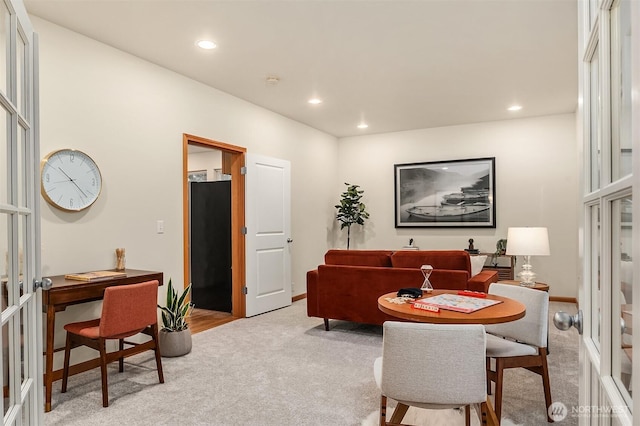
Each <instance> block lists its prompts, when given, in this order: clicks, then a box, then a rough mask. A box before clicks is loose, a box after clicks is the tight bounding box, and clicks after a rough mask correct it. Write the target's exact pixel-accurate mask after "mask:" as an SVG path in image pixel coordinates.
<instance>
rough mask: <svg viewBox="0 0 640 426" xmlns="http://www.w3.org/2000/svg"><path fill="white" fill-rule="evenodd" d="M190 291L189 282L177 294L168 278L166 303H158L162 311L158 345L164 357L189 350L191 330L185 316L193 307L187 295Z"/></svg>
mask: <svg viewBox="0 0 640 426" xmlns="http://www.w3.org/2000/svg"><path fill="white" fill-rule="evenodd" d="M190 291H191V284H189V285H188V286H187V287H186V288H185V289H184V290H183V291H182V294H180V295H179V296H178V293H177V292H176V291H175V289H174V288H173V286H172V285H171V279H169V284H168V285H167V305H166V306H160V305H158V308H160V310H161V311H162V329H160V332H159V333H158V340H159V341H158V345H159V346H160V354H161V355H162V356H164V357H175V356H181V355H185V354H188V353H189V352H191V330H189V324H188V323H187V317H188V316H189V313H190V312H191V309H192V308H193V304H192V303H191V301H190V298H189V297H188V296H189V293H190Z"/></svg>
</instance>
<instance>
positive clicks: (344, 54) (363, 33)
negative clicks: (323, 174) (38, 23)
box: [25, 0, 578, 137]
mask: <svg viewBox="0 0 640 426" xmlns="http://www.w3.org/2000/svg"><path fill="white" fill-rule="evenodd" d="M25 4H26V7H27V10H28V11H29V13H31V14H33V15H36V16H38V17H41V18H43V19H46V20H48V21H51V22H54V23H56V24H59V25H61V26H63V27H67V28H69V29H71V30H73V31H76V32H78V33H81V34H84V35H86V36H88V37H91V38H93V39H96V40H99V41H101V42H103V43H106V44H108V45H111V46H113V47H115V48H118V49H121V50H123V51H125V52H129V53H131V54H133V55H135V56H138V57H140V58H143V59H145V60H148V61H150V62H153V63H155V64H158V65H161V66H163V67H165V68H168V69H170V70H173V71H175V72H177V73H180V74H183V75H185V76H188V77H190V78H193V79H195V80H197V81H200V82H202V83H204V84H207V85H209V86H212V87H215V88H217V89H219V90H221V91H224V92H227V93H230V94H232V95H234V96H237V97H239V98H242V99H245V100H247V101H249V102H252V103H254V104H256V105H260V106H262V107H265V108H267V109H269V110H272V111H275V112H277V113H280V114H282V115H284V116H286V117H289V118H291V119H293V120H296V121H299V122H301V123H305V124H307V125H309V126H311V127H314V128H317V129H320V130H322V131H325V132H327V133H330V134H332V135H335V136H337V137H343V136H351V135H359V134H371V133H383V132H392V131H401V130H410V129H419V128H428V127H439V126H447V125H455V124H463V123H475V122H483V121H493V120H503V119H510V118H516V117H518V118H519V117H533V116H540V115H548V114H558V113H570V112H574V111H575V109H576V106H577V96H578V95H577V93H578V90H577V85H578V83H577V74H578V72H577V11H576V8H577V5H576V0H425V1H419V0H414V1H401V0H392V1H372V0H359V1H358V0H350V1H347V0H343V1H329V0H322V1H318V0H315V1H314V0H288V1H272V0H262V1H244V0H235V1H233V0H226V1H212V0H209V1H206V0H200V1H190V0H173V1H166V0H162V1H158V0H156V1H153V0H137V1H123V0H25ZM203 38H207V39H212V40H214V41H215V42H216V43H217V44H218V48H217V49H214V50H212V51H203V50H201V49H199V48H198V47H196V46H195V41H196V40H198V39H203ZM270 75H276V76H278V77H279V79H280V82H279V83H278V84H277V85H275V86H272V85H268V84H267V83H266V77H267V76H270ZM314 96H316V97H319V98H321V99H323V103H322V104H320V105H316V106H313V105H310V104H308V103H307V100H308V99H309V98H311V97H314ZM513 103H518V104H521V105H522V106H523V109H522V110H521V111H519V112H516V113H513V112H509V111H507V110H506V108H507V106H509V105H511V104H513ZM361 121H366V122H367V123H368V124H369V128H368V129H365V130H360V129H357V128H356V125H357V124H359V123H360V122H361Z"/></svg>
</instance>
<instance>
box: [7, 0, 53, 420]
mask: <svg viewBox="0 0 640 426" xmlns="http://www.w3.org/2000/svg"><path fill="white" fill-rule="evenodd" d="M0 52H1V53H0V117H1V119H0V121H1V122H2V124H0V174H1V175H0V176H1V177H0V187H1V188H0V278H1V280H0V283H1V285H2V291H1V292H0V302H1V303H0V309H1V311H2V314H1V315H0V321H1V325H2V331H1V333H0V344H1V345H2V351H0V365H1V366H2V390H3V394H4V398H2V399H0V411H1V412H2V424H3V425H31V424H33V425H39V424H43V423H44V422H43V414H44V412H43V411H44V403H43V398H42V396H43V376H42V364H43V359H42V292H41V290H35V289H34V286H33V282H34V281H35V280H36V279H40V278H41V276H40V252H39V248H38V247H39V241H40V220H39V217H40V209H39V201H40V199H39V195H40V192H39V175H40V173H39V171H40V170H39V162H40V161H39V156H40V152H39V148H38V138H37V137H38V116H37V114H38V106H37V100H38V85H37V80H38V79H37V71H38V70H37V37H36V35H35V33H34V32H33V28H32V26H31V23H30V22H29V18H28V16H27V12H26V10H25V7H24V4H23V3H22V1H21V0H5V1H3V2H0Z"/></svg>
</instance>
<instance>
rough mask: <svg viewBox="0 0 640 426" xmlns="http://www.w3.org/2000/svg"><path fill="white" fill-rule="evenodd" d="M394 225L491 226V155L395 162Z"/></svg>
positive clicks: (493, 197) (492, 159) (493, 207)
mask: <svg viewBox="0 0 640 426" xmlns="http://www.w3.org/2000/svg"><path fill="white" fill-rule="evenodd" d="M395 210H396V211H395V217H396V227H490V228H495V226H496V224H495V158H493V157H492V158H479V159H471V160H455V161H438V162H429V163H412V164H397V165H395Z"/></svg>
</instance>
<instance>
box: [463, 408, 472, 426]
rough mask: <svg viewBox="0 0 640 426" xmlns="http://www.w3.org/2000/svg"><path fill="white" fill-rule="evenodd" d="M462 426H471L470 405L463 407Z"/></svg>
mask: <svg viewBox="0 0 640 426" xmlns="http://www.w3.org/2000/svg"><path fill="white" fill-rule="evenodd" d="M464 426H471V405H466V406H465V407H464Z"/></svg>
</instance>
